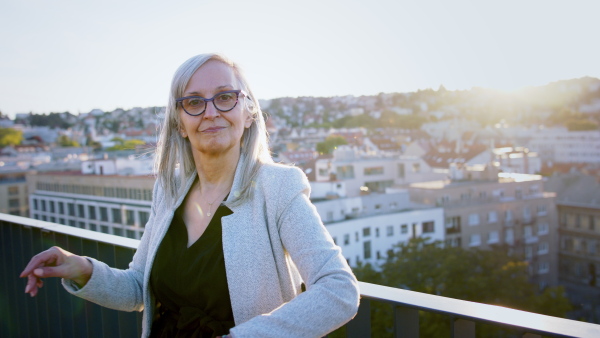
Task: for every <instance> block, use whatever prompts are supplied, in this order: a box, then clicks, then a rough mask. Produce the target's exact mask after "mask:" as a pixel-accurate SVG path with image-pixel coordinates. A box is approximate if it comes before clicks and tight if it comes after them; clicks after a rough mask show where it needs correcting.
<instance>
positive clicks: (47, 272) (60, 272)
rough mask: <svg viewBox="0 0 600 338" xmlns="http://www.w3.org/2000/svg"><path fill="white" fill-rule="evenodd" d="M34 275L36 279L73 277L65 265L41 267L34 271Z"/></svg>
mask: <svg viewBox="0 0 600 338" xmlns="http://www.w3.org/2000/svg"><path fill="white" fill-rule="evenodd" d="M33 275H35V276H36V277H39V278H46V277H61V278H70V277H71V274H69V272H68V268H67V267H65V266H63V265H59V266H44V267H39V268H37V269H35V270H33Z"/></svg>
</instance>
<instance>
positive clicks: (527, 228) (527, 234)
mask: <svg viewBox="0 0 600 338" xmlns="http://www.w3.org/2000/svg"><path fill="white" fill-rule="evenodd" d="M523 236H524V237H525V238H529V237H532V236H533V228H532V227H531V225H526V226H525V227H524V228H523Z"/></svg>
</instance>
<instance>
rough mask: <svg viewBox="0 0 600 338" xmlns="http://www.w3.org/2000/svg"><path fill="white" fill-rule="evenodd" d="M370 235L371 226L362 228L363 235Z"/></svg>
mask: <svg viewBox="0 0 600 338" xmlns="http://www.w3.org/2000/svg"><path fill="white" fill-rule="evenodd" d="M369 236H371V228H363V237H369Z"/></svg>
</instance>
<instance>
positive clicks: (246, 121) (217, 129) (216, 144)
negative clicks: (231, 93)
mask: <svg viewBox="0 0 600 338" xmlns="http://www.w3.org/2000/svg"><path fill="white" fill-rule="evenodd" d="M236 89H241V88H240V85H239V83H238V81H237V79H236V77H235V74H234V72H233V69H232V68H231V67H229V66H228V65H226V64H225V63H223V62H220V61H217V60H210V61H207V62H206V63H205V64H203V65H202V66H201V67H200V68H198V70H197V71H196V72H195V73H194V75H192V78H191V79H190V81H189V82H188V84H187V87H186V88H185V92H184V93H183V96H201V97H204V98H212V97H214V96H215V95H216V94H218V93H221V92H224V91H228V90H236ZM244 100H245V98H244V96H243V95H242V94H240V96H239V98H238V103H237V104H236V106H235V107H234V108H233V109H232V110H230V111H228V112H221V111H219V110H217V109H216V108H215V106H214V104H213V102H207V104H206V111H205V112H204V113H203V114H202V115H199V116H190V115H188V114H187V113H186V112H185V111H183V109H181V107H179V117H180V119H181V126H180V128H181V129H180V133H181V136H182V137H187V138H188V139H189V141H190V144H191V146H192V152H194V153H202V154H206V155H223V154H225V153H227V152H229V151H231V150H234V151H238V149H239V147H240V142H241V139H242V134H243V133H244V129H245V128H248V127H250V125H251V124H252V119H251V117H250V115H249V113H248V112H247V111H246V109H245V108H244V106H245V104H244Z"/></svg>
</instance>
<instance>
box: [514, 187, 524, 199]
mask: <svg viewBox="0 0 600 338" xmlns="http://www.w3.org/2000/svg"><path fill="white" fill-rule="evenodd" d="M515 198H523V190H522V189H521V188H517V189H516V190H515Z"/></svg>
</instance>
